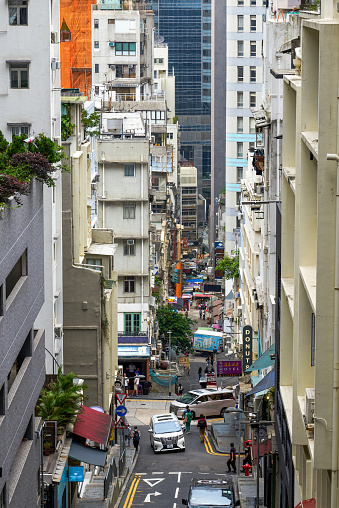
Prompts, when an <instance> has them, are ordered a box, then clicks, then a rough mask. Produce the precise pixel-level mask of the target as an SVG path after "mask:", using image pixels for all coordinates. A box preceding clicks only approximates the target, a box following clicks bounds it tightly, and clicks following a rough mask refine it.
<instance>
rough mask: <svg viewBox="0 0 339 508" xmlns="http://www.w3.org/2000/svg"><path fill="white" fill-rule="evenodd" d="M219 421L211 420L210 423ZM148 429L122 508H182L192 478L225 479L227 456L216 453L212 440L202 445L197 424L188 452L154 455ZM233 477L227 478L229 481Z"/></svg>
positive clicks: (143, 429)
mask: <svg viewBox="0 0 339 508" xmlns="http://www.w3.org/2000/svg"><path fill="white" fill-rule="evenodd" d="M213 420H214V421H216V419H209V420H208V422H211V421H213ZM147 429H148V426H145V425H144V426H140V427H139V430H140V431H141V447H140V455H139V458H138V461H137V464H136V467H135V469H134V473H133V474H132V476H131V478H130V481H129V485H128V487H127V489H126V491H125V495H124V497H123V499H122V501H121V503H120V506H119V508H133V507H137V506H151V505H154V506H161V507H162V508H179V507H180V506H182V503H181V500H182V498H187V495H188V490H189V485H190V481H191V479H192V478H199V477H201V478H206V479H207V478H219V479H223V478H225V477H226V473H225V471H226V461H227V459H228V456H227V455H223V454H219V453H216V452H215V451H214V450H213V447H212V444H211V442H210V440H209V439H208V438H207V440H206V442H205V443H204V444H202V443H201V442H200V439H199V431H198V429H197V422H196V421H193V422H192V425H191V434H189V435H186V434H185V440H186V451H185V452H179V451H174V452H173V451H171V452H163V453H160V454H155V453H154V452H153V450H152V448H151V446H150V442H149V436H148V432H147ZM230 476H232V475H229V474H227V477H230Z"/></svg>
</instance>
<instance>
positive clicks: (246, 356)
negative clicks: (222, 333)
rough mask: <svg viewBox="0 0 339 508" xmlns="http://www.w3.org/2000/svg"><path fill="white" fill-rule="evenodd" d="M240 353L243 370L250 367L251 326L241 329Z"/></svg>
mask: <svg viewBox="0 0 339 508" xmlns="http://www.w3.org/2000/svg"><path fill="white" fill-rule="evenodd" d="M242 353H243V370H244V372H246V370H247V369H248V368H249V367H250V366H251V365H252V326H250V325H246V326H244V328H243V329H242Z"/></svg>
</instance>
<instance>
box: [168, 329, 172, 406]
mask: <svg viewBox="0 0 339 508" xmlns="http://www.w3.org/2000/svg"><path fill="white" fill-rule="evenodd" d="M171 333H172V332H171V330H168V395H169V396H171V381H172V376H171Z"/></svg>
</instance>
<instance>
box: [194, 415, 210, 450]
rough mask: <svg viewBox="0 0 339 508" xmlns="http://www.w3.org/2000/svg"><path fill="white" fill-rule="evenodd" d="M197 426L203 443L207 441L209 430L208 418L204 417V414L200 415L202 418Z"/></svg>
mask: <svg viewBox="0 0 339 508" xmlns="http://www.w3.org/2000/svg"><path fill="white" fill-rule="evenodd" d="M197 427H198V429H199V434H200V442H201V443H203V442H204V441H205V433H206V431H207V430H208V429H207V422H206V418H205V417H204V415H203V414H201V415H200V418H199V420H198V423H197Z"/></svg>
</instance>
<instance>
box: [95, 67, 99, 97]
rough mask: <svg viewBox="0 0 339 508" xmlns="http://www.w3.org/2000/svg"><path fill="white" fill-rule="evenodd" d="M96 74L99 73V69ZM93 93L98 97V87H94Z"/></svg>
mask: <svg viewBox="0 0 339 508" xmlns="http://www.w3.org/2000/svg"><path fill="white" fill-rule="evenodd" d="M98 72H99V69H98ZM94 93H95V95H99V87H98V86H95V87H94Z"/></svg>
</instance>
